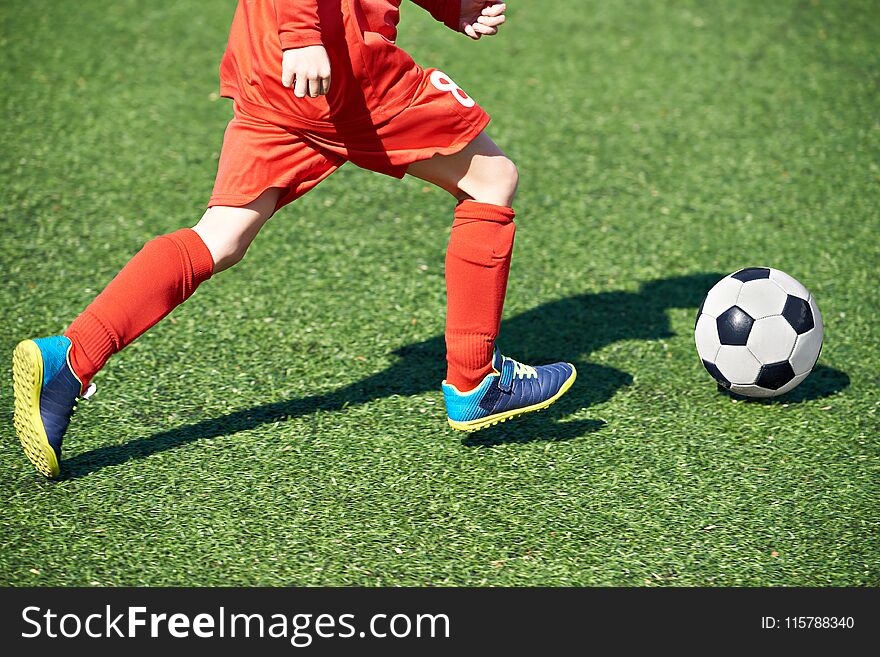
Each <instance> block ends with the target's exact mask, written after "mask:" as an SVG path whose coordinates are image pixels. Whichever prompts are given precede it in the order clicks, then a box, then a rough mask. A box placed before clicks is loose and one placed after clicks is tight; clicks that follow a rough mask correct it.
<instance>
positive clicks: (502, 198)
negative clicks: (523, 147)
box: [407, 132, 519, 206]
mask: <svg viewBox="0 0 880 657" xmlns="http://www.w3.org/2000/svg"><path fill="white" fill-rule="evenodd" d="M407 173H408V174H409V175H411V176H415V177H416V178H420V179H421V180H425V181H427V182H430V183H433V184H435V185H437V186H438V187H440V188H442V189H445V190H446V191H448V192H449V193H450V194H452V195H453V196H455V197H456V198H457V199H459V200H464V199H474V200H475V201H480V202H481V203H492V204H495V205H503V206H509V205H510V204H511V203H512V202H513V197H514V195H515V194H516V187H517V184H518V182H519V175H518V173H517V170H516V165H514V163H513V162H512V161H511V160H510V159H509V158H508V157H507V156H506V155H505V154H504V151H502V150H501V149H500V148H499V147H498V146H497V145H496V144H495V142H493V141H492V139H490V138H489V135H487V134H486V133H485V132H482V133H480V135H479V136H478V137H477V138H476V139H474V140H473V141H472V142H471V143H470V144H468V145H467V146H466V147H465V148H464V149H462V150H461V151H459V152H458V153H453V154H452V155H435V156H434V157H432V158H431V159H429V160H422V161H421V162H414V163H413V164H411V165H410V166H409V168H408V169H407Z"/></svg>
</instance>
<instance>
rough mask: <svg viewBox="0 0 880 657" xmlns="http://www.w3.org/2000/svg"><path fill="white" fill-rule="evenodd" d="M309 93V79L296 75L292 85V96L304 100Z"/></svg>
mask: <svg viewBox="0 0 880 657" xmlns="http://www.w3.org/2000/svg"><path fill="white" fill-rule="evenodd" d="M308 91H309V79H308V78H307V77H306V76H305V75H297V76H296V80H295V82H294V83H293V95H294V96H296V97H297V98H305V97H306V94H307V93H308Z"/></svg>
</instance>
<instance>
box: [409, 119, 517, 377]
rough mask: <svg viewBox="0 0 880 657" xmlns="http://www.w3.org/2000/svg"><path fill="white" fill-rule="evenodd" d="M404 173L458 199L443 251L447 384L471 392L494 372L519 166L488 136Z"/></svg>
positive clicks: (510, 246) (508, 269)
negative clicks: (493, 361)
mask: <svg viewBox="0 0 880 657" xmlns="http://www.w3.org/2000/svg"><path fill="white" fill-rule="evenodd" d="M407 173H409V174H410V175H413V176H416V177H417V178H421V179H422V180H426V181H428V182H431V183H434V184H435V185H437V186H439V187H441V188H443V189H445V190H447V191H448V192H450V193H451V194H453V195H454V196H455V197H456V198H458V199H459V201H460V203H459V204H458V205H457V206H456V209H455V222H454V223H453V224H452V233H451V235H450V238H449V247H448V249H447V252H446V294H447V315H446V359H447V375H446V381H447V383H449V384H451V385H454V386H455V387H456V388H458V389H459V390H461V391H466V390H471V389H472V388H474V387H476V386H477V385H478V384H479V383H480V381H481V380H482V379H483V377H485V376H486V375H487V374H489V373H490V372H491V371H492V350H493V348H494V344H495V339H496V338H497V336H498V329H499V325H500V322H501V311H502V309H503V307H504V296H505V293H506V291H507V276H508V272H509V271H510V258H511V252H512V249H513V236H514V232H515V230H516V228H515V226H514V223H513V217H514V213H513V210H512V209H511V208H510V205H511V203H512V202H513V197H514V194H515V193H516V187H517V182H518V175H517V170H516V166H515V165H514V164H513V162H511V161H510V160H509V159H508V158H507V157H506V156H505V155H504V153H503V152H502V151H501V149H500V148H498V147H497V146H496V145H495V144H494V143H493V142H492V140H491V139H489V137H488V136H487V135H486V134H485V133H482V134H480V135H479V136H478V137H477V138H476V139H475V140H474V141H472V142H471V143H470V144H469V145H468V146H467V147H466V148H465V149H464V150H462V151H460V152H458V153H455V154H453V155H445V156H436V157H433V158H431V159H430V160H424V161H421V162H416V163H414V164H412V165H410V167H409V169H408V170H407Z"/></svg>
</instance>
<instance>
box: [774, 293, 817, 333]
mask: <svg viewBox="0 0 880 657" xmlns="http://www.w3.org/2000/svg"><path fill="white" fill-rule="evenodd" d="M782 316H783V317H785V319H787V320H788V323H789V324H791V328H793V329H794V330H795V331H796V332H797V334H798V335H800V334H801V333H806V332H807V331H809V330H810V329H812V328H813V326H815V324H814V322H813V311H812V310H810V304H809V303H808V302H807V301H804V300H803V299H801V298H800V297H794V296H792V295H790V294H789V295H788V298H787V299H786V300H785V307H784V308H783V309H782Z"/></svg>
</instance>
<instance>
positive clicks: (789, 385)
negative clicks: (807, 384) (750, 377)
mask: <svg viewBox="0 0 880 657" xmlns="http://www.w3.org/2000/svg"><path fill="white" fill-rule="evenodd" d="M809 375H810V373H809V372H804V373H803V374H798V375H797V376H796V377H794V378H793V379H792V380H791V381H789V382H788V383H786V384H785V385H784V386H782V387H781V388H780V389H779V390H772V391H771V392H773V393H774V394H773V395H772V396H773V397H775V396H776V395H783V394H785V393H786V392H788V391H789V390H793V389H794V388H797V387H798V386H799V385H800V383H801V381H803V380H804V379H806V378H807V377H808V376H809Z"/></svg>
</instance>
